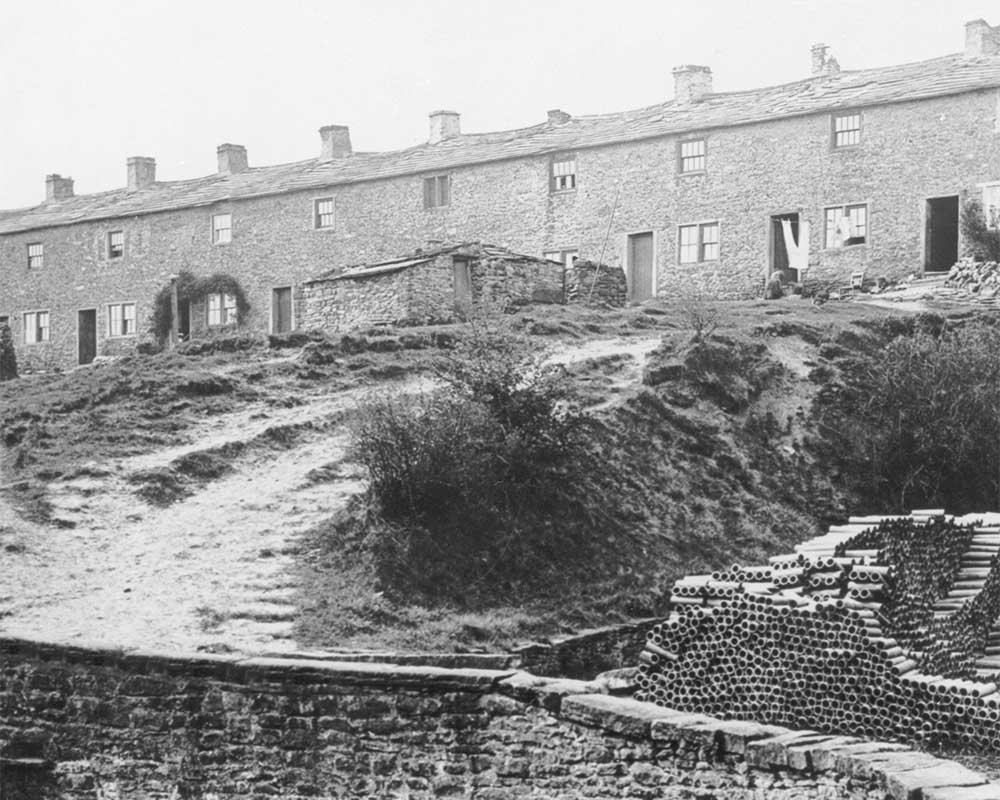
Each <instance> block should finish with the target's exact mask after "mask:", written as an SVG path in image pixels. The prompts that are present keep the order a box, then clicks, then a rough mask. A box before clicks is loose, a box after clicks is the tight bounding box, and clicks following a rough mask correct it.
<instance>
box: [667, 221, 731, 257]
mask: <svg viewBox="0 0 1000 800" xmlns="http://www.w3.org/2000/svg"><path fill="white" fill-rule="evenodd" d="M712 227H714V228H715V229H716V238H715V241H713V242H706V241H705V229H706V228H712ZM690 228H694V229H695V234H696V238H695V241H694V242H693V243H688V244H687V245H685V244H684V241H683V238H684V230H685V229H690ZM706 245H709V246H711V245H714V246H715V254H714V255H712V256H711V257H707V258H706V250H705V248H706ZM685 246H687V247H691V246H693V247H694V248H695V258H693V259H692V258H685V257H684V256H685V249H684V248H685ZM720 258H722V223H721V222H720V221H719V220H717V219H706V220H701V221H699V222H685V223H684V224H683V225H678V226H677V263H678V264H705V263H709V262H712V261H718V260H719V259H720Z"/></svg>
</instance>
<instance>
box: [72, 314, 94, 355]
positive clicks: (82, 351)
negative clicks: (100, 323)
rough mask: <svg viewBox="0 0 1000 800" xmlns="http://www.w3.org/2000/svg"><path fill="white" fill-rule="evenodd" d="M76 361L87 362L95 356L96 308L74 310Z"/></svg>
mask: <svg viewBox="0 0 1000 800" xmlns="http://www.w3.org/2000/svg"><path fill="white" fill-rule="evenodd" d="M76 344H77V355H78V359H79V360H78V363H80V364H89V363H91V362H92V361H93V360H94V359H95V358H96V357H97V309H95V308H87V309H84V310H82V311H77V312H76Z"/></svg>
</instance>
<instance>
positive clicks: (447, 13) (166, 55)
mask: <svg viewBox="0 0 1000 800" xmlns="http://www.w3.org/2000/svg"><path fill="white" fill-rule="evenodd" d="M990 14H993V17H992V18H991V16H990ZM979 17H982V18H984V19H986V20H987V22H989V23H991V24H993V25H998V24H1000V6H998V5H997V4H996V3H990V2H986V0H951V2H948V3H942V2H938V1H935V2H933V3H932V2H928V0H919V2H914V0H908V1H907V2H904V1H903V0H891V2H885V1H884V0H835V1H834V0H822V1H817V0H739V2H733V0H686V1H685V2H679V1H678V0H616V1H615V2H587V0H367V2H366V1H365V0H354V1H353V2H350V3H343V2H339V0H326V2H304V0H283V1H282V2H262V1H261V0H256V2H255V1H254V0H199V1H195V0H131V1H130V2H124V1H123V0H75V1H71V0H34V1H32V0H6V2H4V3H3V5H2V9H0V109H2V121H0V153H2V154H3V155H2V158H0V208H16V207H21V206H31V205H35V204H37V203H39V202H41V201H42V200H44V198H45V175H46V174H48V173H51V172H56V173H60V174H62V175H63V176H72V177H73V178H74V179H75V181H76V186H75V189H76V193H77V194H87V193H91V192H98V191H104V190H106V189H114V188H117V187H121V186H124V184H125V159H126V158H127V157H128V156H133V155H138V156H152V157H154V158H155V159H156V163H157V178H158V179H159V180H176V179H182V178H191V177H197V176H200V175H208V174H211V173H213V172H215V170H216V155H215V148H216V146H217V145H219V144H221V143H222V142H233V143H236V144H243V145H246V147H247V149H248V152H249V160H250V165H251V166H263V165H267V164H277V163H283V162H288V161H298V160H301V159H305V158H312V157H315V156H318V155H319V147H320V141H319V134H318V133H317V130H318V129H319V128H320V126H322V125H326V124H341V125H348V126H350V129H351V139H352V142H353V145H354V149H355V150H392V149H399V148H403V147H410V146H413V145H416V144H418V143H420V142H423V141H425V140H426V138H427V125H428V122H427V113H428V112H429V111H432V110H434V109H438V108H447V109H453V110H455V111H458V112H460V113H461V114H462V130H463V131H464V132H468V133H473V132H479V131H491V130H505V129H508V128H518V127H523V126H527V125H533V124H536V123H539V122H542V121H543V120H544V119H545V112H546V111H547V110H548V109H550V108H561V109H563V110H565V111H568V112H570V113H571V114H596V113H606V112H612V111H622V110H625V109H629V108H638V107H641V106H646V105H651V104H653V103H659V102H662V101H665V100H668V99H670V98H671V97H672V94H673V79H672V77H671V70H672V68H673V67H674V66H676V65H678V64H705V65H708V66H710V67H711V68H712V71H713V73H714V80H715V89H716V91H733V90H739V89H749V88H755V87H759V86H765V85H773V84H776V83H786V82H789V81H794V80H799V79H801V78H805V77H807V76H808V74H809V48H810V45H812V44H813V43H815V42H820V41H821V42H825V43H826V44H829V45H830V46H831V52H832V54H833V55H835V56H836V57H837V59H838V60H839V61H840V64H841V67H842V68H843V69H845V70H847V69H863V68H868V67H876V66H885V65H889V64H899V63H904V62H907V61H919V60H922V59H926V58H934V57H936V56H941V55H945V54H948V53H955V52H959V51H961V50H962V49H963V46H964V24H965V22H967V21H968V20H971V19H976V18H979Z"/></svg>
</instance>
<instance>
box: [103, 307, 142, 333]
mask: <svg viewBox="0 0 1000 800" xmlns="http://www.w3.org/2000/svg"><path fill="white" fill-rule="evenodd" d="M105 307H106V308H107V314H106V317H105V319H106V320H107V326H108V328H107V330H108V338H109V339H124V338H126V337H128V336H135V335H136V334H137V333H138V327H139V326H138V321H139V317H138V313H137V311H136V304H135V303H134V302H128V301H126V302H123V303H108V304H107V305H106V306H105ZM126 308H131V309H132V319H131V322H132V329H131V330H125V329H126V328H127V327H128V325H127V323H128V322H129V319H128V317H126V316H125V309H126ZM115 309H117V311H118V313H117V315H116V314H115ZM116 316H117V323H118V328H119V330H117V331H116V330H115V322H116V319H115V317H116Z"/></svg>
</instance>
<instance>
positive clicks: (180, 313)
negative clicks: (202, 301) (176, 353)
mask: <svg viewBox="0 0 1000 800" xmlns="http://www.w3.org/2000/svg"><path fill="white" fill-rule="evenodd" d="M190 335H191V303H183V302H181V303H178V304H177V338H179V339H180V340H181V341H182V342H183V341H186V340H187V339H188V337H189V336H190Z"/></svg>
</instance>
